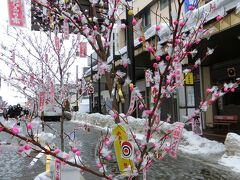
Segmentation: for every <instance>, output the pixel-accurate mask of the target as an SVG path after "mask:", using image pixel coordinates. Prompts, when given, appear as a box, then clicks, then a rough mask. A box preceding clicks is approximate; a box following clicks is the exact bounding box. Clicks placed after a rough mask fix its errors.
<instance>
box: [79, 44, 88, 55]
mask: <svg viewBox="0 0 240 180" xmlns="http://www.w3.org/2000/svg"><path fill="white" fill-rule="evenodd" d="M86 56H87V43H86V42H80V57H86Z"/></svg>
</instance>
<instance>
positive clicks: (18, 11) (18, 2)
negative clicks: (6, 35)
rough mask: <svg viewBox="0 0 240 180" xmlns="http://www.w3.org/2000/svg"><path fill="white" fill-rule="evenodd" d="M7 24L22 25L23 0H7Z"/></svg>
mask: <svg viewBox="0 0 240 180" xmlns="http://www.w3.org/2000/svg"><path fill="white" fill-rule="evenodd" d="M8 12H9V25H10V26H18V27H24V26H25V25H26V22H25V11H24V4H23V0H8Z"/></svg>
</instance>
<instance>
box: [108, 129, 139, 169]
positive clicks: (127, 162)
mask: <svg viewBox="0 0 240 180" xmlns="http://www.w3.org/2000/svg"><path fill="white" fill-rule="evenodd" d="M112 135H114V136H115V141H114V149H115V154H116V157H117V162H118V167H119V171H120V172H121V174H124V172H126V171H125V169H127V168H129V167H131V169H132V171H133V170H134V169H135V166H134V163H133V161H132V160H131V159H124V158H123V157H122V148H121V142H122V141H127V140H128V136H127V133H126V131H125V128H124V127H123V126H121V125H117V126H116V127H114V128H113V130H112Z"/></svg>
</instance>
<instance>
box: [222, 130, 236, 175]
mask: <svg viewBox="0 0 240 180" xmlns="http://www.w3.org/2000/svg"><path fill="white" fill-rule="evenodd" d="M225 147H226V151H225V154H224V155H223V156H222V158H221V159H220V160H219V163H220V164H222V165H225V166H228V167H230V168H232V170H234V171H237V172H240V136H239V135H238V134H235V133H228V134H227V137H226V140H225Z"/></svg>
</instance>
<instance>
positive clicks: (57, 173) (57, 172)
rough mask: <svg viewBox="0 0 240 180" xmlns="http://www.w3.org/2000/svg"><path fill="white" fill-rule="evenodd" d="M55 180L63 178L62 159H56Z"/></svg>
mask: <svg viewBox="0 0 240 180" xmlns="http://www.w3.org/2000/svg"><path fill="white" fill-rule="evenodd" d="M55 180H61V161H59V160H56V161H55Z"/></svg>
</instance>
